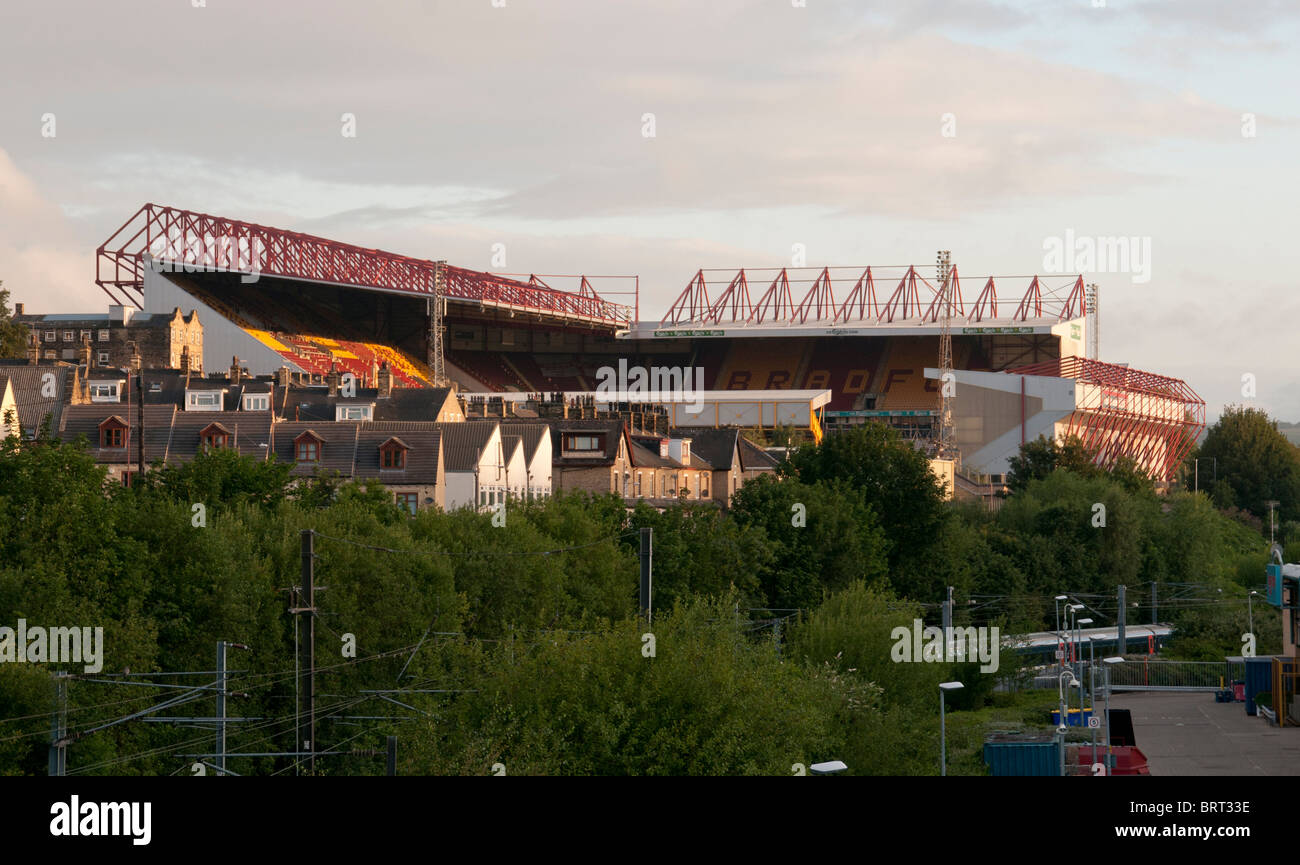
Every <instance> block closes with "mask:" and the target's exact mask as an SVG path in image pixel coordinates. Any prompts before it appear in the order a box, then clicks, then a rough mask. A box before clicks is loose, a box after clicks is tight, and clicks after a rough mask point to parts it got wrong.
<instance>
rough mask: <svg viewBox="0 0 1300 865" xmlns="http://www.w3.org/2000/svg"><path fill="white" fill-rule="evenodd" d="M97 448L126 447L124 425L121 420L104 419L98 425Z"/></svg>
mask: <svg viewBox="0 0 1300 865" xmlns="http://www.w3.org/2000/svg"><path fill="white" fill-rule="evenodd" d="M99 446H100V447H102V448H121V447H126V424H125V423H123V422H122V419H121V418H117V417H110V418H105V419H104V421H103V422H102V423H100V425H99Z"/></svg>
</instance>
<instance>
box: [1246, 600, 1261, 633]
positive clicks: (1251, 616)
mask: <svg viewBox="0 0 1300 865" xmlns="http://www.w3.org/2000/svg"><path fill="white" fill-rule="evenodd" d="M1258 594H1259V592H1257V591H1255V590H1254V589H1251V590H1250V594H1249V595H1246V616H1247V617H1248V621H1249V623H1250V624H1249V628H1248V630H1249V632H1250V633H1252V634H1253V633H1255V608H1254V605H1253V604H1252V603H1251V600H1250V599H1251V598H1253V597H1255V595H1258Z"/></svg>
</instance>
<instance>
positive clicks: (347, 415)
mask: <svg viewBox="0 0 1300 865" xmlns="http://www.w3.org/2000/svg"><path fill="white" fill-rule="evenodd" d="M373 414H374V408H373V407H372V406H368V405H340V406H335V408H334V419H335V420H372V419H373V418H372V415H373Z"/></svg>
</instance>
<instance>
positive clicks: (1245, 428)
mask: <svg viewBox="0 0 1300 865" xmlns="http://www.w3.org/2000/svg"><path fill="white" fill-rule="evenodd" d="M1198 456H1199V457H1200V458H1201V459H1217V460H1218V475H1219V480H1218V482H1217V483H1216V484H1215V485H1214V486H1213V487H1212V489H1211V497H1212V498H1213V500H1214V503H1215V504H1216V505H1217V506H1218V507H1220V508H1228V507H1232V506H1236V507H1239V508H1242V509H1243V510H1247V511H1250V512H1251V513H1252V514H1255V515H1256V516H1258V517H1262V518H1263V519H1264V521H1265V526H1266V527H1267V522H1268V504H1267V503H1268V502H1269V501H1277V502H1278V503H1279V504H1278V506H1277V511H1278V512H1277V517H1276V519H1277V524H1278V525H1282V524H1283V523H1285V522H1286V521H1287V520H1295V519H1297V518H1300V453H1298V452H1297V450H1296V447H1295V445H1293V444H1291V442H1289V441H1288V440H1287V438H1286V436H1284V435H1283V434H1282V433H1281V432H1279V431H1278V428H1277V423H1276V422H1274V421H1273V420H1271V419H1270V418H1269V416H1268V414H1267V413H1266V412H1265V411H1263V410H1262V409H1256V408H1246V407H1244V406H1228V407H1226V408H1225V409H1224V410H1223V414H1222V415H1220V416H1219V420H1218V421H1217V422H1216V423H1215V424H1214V425H1213V426H1211V427H1210V429H1209V430H1208V431H1207V432H1206V434H1205V441H1204V442H1202V443H1201V447H1200V452H1199V453H1198ZM1201 486H1202V488H1204V487H1205V484H1204V483H1202V484H1201Z"/></svg>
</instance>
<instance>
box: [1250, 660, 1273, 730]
mask: <svg viewBox="0 0 1300 865" xmlns="http://www.w3.org/2000/svg"><path fill="white" fill-rule="evenodd" d="M1245 660H1246V714H1247V715H1256V714H1258V713H1257V712H1256V711H1255V695H1256V694H1258V693H1260V692H1261V691H1271V690H1273V656H1272V655H1265V656H1264V657H1262V658H1246V659H1245Z"/></svg>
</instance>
